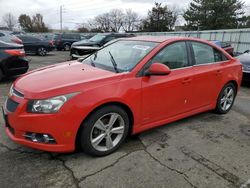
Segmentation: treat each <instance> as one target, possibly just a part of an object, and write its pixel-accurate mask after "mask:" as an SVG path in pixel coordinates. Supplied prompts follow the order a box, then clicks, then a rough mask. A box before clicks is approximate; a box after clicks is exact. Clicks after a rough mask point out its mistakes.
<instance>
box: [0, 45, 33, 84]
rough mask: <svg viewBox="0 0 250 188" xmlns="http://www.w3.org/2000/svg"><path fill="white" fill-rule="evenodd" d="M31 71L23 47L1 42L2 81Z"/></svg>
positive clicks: (0, 69) (0, 70)
mask: <svg viewBox="0 0 250 188" xmlns="http://www.w3.org/2000/svg"><path fill="white" fill-rule="evenodd" d="M28 69H29V63H28V60H27V59H26V57H25V52H24V49H23V45H19V44H15V43H6V42H4V41H0V80H1V79H2V78H4V77H9V76H14V75H19V74H24V73H26V72H27V70H28Z"/></svg>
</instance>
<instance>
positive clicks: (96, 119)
mask: <svg viewBox="0 0 250 188" xmlns="http://www.w3.org/2000/svg"><path fill="white" fill-rule="evenodd" d="M111 119H112V120H111ZM112 122H113V123H112ZM110 125H111V126H110ZM118 127H119V128H118ZM112 130H113V131H112ZM114 131H116V133H115V132H114ZM128 131H129V117H128V115H127V113H126V112H125V111H124V110H123V109H122V108H121V107H119V106H116V105H109V106H105V107H102V108H100V109H98V110H97V111H95V112H94V113H93V114H91V115H90V116H89V117H88V118H87V119H86V121H85V122H84V123H83V125H82V129H81V134H80V139H79V140H80V145H81V148H82V150H83V151H84V152H85V153H87V154H89V155H92V156H105V155H108V154H110V153H112V152H114V151H115V150H117V149H118V148H119V147H120V145H121V144H122V143H123V142H124V140H125V138H126V137H127V135H128ZM98 137H99V139H98ZM110 139H111V140H110Z"/></svg>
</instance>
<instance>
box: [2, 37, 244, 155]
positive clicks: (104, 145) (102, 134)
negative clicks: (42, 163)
mask: <svg viewBox="0 0 250 188" xmlns="http://www.w3.org/2000/svg"><path fill="white" fill-rule="evenodd" d="M241 79H242V65H241V64H240V63H239V61H238V60H236V59H234V58H232V57H231V56H230V55H229V54H227V53H226V52H225V51H224V50H223V49H221V48H219V47H217V46H216V45H214V44H212V43H209V42H207V41H204V40H199V39H194V38H177V37H165V36H164V37H151V36H146V37H135V38H130V39H120V40H118V41H115V42H114V43H112V44H110V45H108V46H106V47H105V48H103V49H101V50H99V51H97V52H95V53H94V54H92V55H90V56H88V57H87V58H85V59H84V60H82V62H77V61H71V62H65V63H61V64H57V65H53V66H49V67H45V68H41V69H38V70H35V71H32V72H29V73H28V74H26V75H24V76H22V77H20V78H19V79H18V80H16V81H15V82H14V84H13V86H12V87H11V89H10V93H9V98H8V99H7V101H6V104H5V106H4V109H3V112H4V117H5V122H6V133H7V134H8V136H9V137H10V138H11V139H12V140H14V141H15V142H17V143H20V144H23V145H26V146H29V147H32V148H36V149H40V150H46V151H51V152H70V151H73V150H74V149H75V148H76V146H77V145H79V146H81V148H82V149H83V150H84V151H85V152H86V153H89V154H91V155H95V156H103V155H107V154H109V153H111V152H113V151H115V150H116V149H117V148H118V147H119V146H120V145H121V144H122V142H123V141H124V139H125V138H126V136H127V135H129V134H136V133H139V132H141V131H144V130H146V129H150V128H153V127H156V126H160V125H164V124H166V123H169V122H173V121H176V120H179V119H181V118H185V117H188V116H191V115H194V114H197V113H201V112H204V111H208V110H214V109H215V110H216V111H217V112H218V113H220V114H225V113H227V112H228V111H229V110H230V109H231V107H232V105H233V103H234V99H235V96H236V93H237V91H238V89H239V86H240V83H241Z"/></svg>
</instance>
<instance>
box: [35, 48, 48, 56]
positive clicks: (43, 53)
mask: <svg viewBox="0 0 250 188" xmlns="http://www.w3.org/2000/svg"><path fill="white" fill-rule="evenodd" d="M37 54H38V55H40V56H45V55H46V54H47V50H46V48H44V47H39V48H38V49H37Z"/></svg>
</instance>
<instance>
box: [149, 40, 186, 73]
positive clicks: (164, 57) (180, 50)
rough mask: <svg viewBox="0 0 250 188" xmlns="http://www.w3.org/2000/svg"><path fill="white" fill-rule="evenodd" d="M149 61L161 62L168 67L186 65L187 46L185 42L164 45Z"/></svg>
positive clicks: (175, 67)
mask: <svg viewBox="0 0 250 188" xmlns="http://www.w3.org/2000/svg"><path fill="white" fill-rule="evenodd" d="M151 63H162V64H165V65H167V66H168V67H169V68H170V69H178V68H183V67H187V66H188V56H187V47H186V43H185V42H176V43H173V44H170V45H168V46H166V47H165V48H164V49H163V50H161V51H160V52H159V53H158V54H157V55H156V56H155V57H154V58H153V59H152V60H151Z"/></svg>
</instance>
